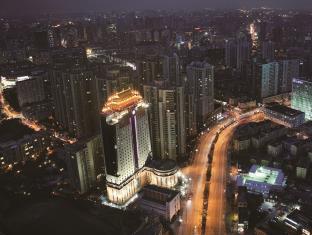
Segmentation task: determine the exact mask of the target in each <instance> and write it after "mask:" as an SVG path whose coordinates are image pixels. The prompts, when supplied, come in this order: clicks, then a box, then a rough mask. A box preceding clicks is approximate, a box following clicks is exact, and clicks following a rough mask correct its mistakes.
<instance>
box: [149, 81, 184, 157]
mask: <svg viewBox="0 0 312 235" xmlns="http://www.w3.org/2000/svg"><path fill="white" fill-rule="evenodd" d="M184 97H185V96H184V88H183V87H172V86H170V85H166V84H165V83H158V84H153V85H145V86H144V99H145V101H146V102H148V103H150V104H151V107H150V110H149V121H150V126H151V140H152V149H153V153H154V156H155V157H160V158H162V159H172V160H177V159H178V158H179V157H182V156H184V155H185V138H186V133H185V105H184Z"/></svg>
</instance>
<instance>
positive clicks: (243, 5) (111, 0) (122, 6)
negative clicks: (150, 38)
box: [0, 0, 312, 16]
mask: <svg viewBox="0 0 312 235" xmlns="http://www.w3.org/2000/svg"><path fill="white" fill-rule="evenodd" d="M261 7H264V8H270V9H276V10H304V11H310V10H312V3H311V0H298V1H296V2H295V1H294V0H249V1H247V0H231V1H228V0H193V1H189V0H158V1H150V0H104V1H103V0H89V1H85V0H53V1H52V0H41V1H40V0H26V1H25V2H19V0H11V1H7V0H6V2H4V3H2V6H1V9H0V15H1V16H26V15H36V16H38V15H41V14H66V13H69V14H73V13H90V12H112V11H144V10H160V11H162V10H168V11H171V10H174V11H179V10H182V11H183V10H185V11H196V10H200V9H212V10H236V9H248V10H250V9H253V8H261Z"/></svg>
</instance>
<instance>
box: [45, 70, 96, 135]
mask: <svg viewBox="0 0 312 235" xmlns="http://www.w3.org/2000/svg"><path fill="white" fill-rule="evenodd" d="M50 75H51V76H50V82H51V91H52V99H53V106H54V107H53V109H54V110H53V112H54V119H55V121H56V122H57V124H58V125H59V128H60V129H62V130H64V131H66V132H68V133H69V134H70V135H71V136H74V137H76V138H84V137H90V136H93V135H94V134H96V133H98V132H99V126H100V125H99V105H98V97H97V89H96V79H95V75H94V68H93V67H92V66H90V65H88V64H85V65H74V66H72V67H70V66H67V67H62V68H57V69H53V70H52V71H51V74H50Z"/></svg>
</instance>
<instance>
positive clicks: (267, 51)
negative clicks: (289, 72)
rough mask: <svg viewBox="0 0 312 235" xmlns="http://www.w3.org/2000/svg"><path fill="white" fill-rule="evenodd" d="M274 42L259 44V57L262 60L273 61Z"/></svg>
mask: <svg viewBox="0 0 312 235" xmlns="http://www.w3.org/2000/svg"><path fill="white" fill-rule="evenodd" d="M274 54H275V51H274V42H272V41H263V42H262V43H261V55H262V59H264V60H266V61H267V62H271V61H273V60H274Z"/></svg>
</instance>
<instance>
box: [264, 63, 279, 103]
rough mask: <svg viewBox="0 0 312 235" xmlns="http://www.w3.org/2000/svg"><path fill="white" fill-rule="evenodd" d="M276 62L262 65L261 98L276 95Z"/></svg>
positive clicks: (277, 67)
mask: <svg viewBox="0 0 312 235" xmlns="http://www.w3.org/2000/svg"><path fill="white" fill-rule="evenodd" d="M278 65H279V64H278V62H271V63H267V64H263V65H262V69H261V98H265V97H269V96H274V95H277V94H278V78H279V76H278V70H279V66H278Z"/></svg>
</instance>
